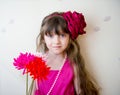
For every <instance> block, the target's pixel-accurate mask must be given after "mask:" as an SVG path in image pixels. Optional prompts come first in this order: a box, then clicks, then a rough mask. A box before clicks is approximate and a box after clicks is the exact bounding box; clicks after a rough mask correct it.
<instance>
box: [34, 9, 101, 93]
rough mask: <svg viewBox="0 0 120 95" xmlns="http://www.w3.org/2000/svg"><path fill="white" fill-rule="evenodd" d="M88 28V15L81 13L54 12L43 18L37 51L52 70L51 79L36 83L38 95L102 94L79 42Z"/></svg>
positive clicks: (49, 76) (49, 77) (48, 77)
mask: <svg viewBox="0 0 120 95" xmlns="http://www.w3.org/2000/svg"><path fill="white" fill-rule="evenodd" d="M85 27H86V23H85V20H84V16H83V15H82V14H81V13H77V12H70V11H68V12H54V13H52V14H50V15H48V16H46V17H45V18H44V19H43V21H42V24H41V30H40V33H39V35H38V37H37V52H42V54H43V56H44V57H45V59H46V63H47V65H48V66H50V67H51V70H50V73H49V75H48V76H47V80H42V81H37V82H36V89H35V95H99V92H98V89H97V87H96V84H95V82H93V80H92V79H91V78H90V76H89V75H88V72H87V71H86V68H85V63H84V61H83V58H82V56H81V54H80V47H79V45H78V42H77V40H76V38H77V37H78V35H79V34H80V35H82V34H84V33H85V31H84V28H85Z"/></svg>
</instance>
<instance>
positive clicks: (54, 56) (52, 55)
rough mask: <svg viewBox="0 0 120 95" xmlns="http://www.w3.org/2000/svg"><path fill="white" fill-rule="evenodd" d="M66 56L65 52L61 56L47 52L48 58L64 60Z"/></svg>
mask: <svg viewBox="0 0 120 95" xmlns="http://www.w3.org/2000/svg"><path fill="white" fill-rule="evenodd" d="M65 55H66V53H65V52H63V53H60V54H54V53H52V52H49V51H48V52H47V56H48V57H50V58H64V57H65Z"/></svg>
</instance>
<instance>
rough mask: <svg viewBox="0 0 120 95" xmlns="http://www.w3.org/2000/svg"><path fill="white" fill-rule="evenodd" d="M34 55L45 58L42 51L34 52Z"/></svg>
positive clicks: (45, 55)
mask: <svg viewBox="0 0 120 95" xmlns="http://www.w3.org/2000/svg"><path fill="white" fill-rule="evenodd" d="M35 55H36V56H38V57H42V58H43V59H46V58H47V54H45V53H42V52H36V53H35Z"/></svg>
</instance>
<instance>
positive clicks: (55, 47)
mask: <svg viewBox="0 0 120 95" xmlns="http://www.w3.org/2000/svg"><path fill="white" fill-rule="evenodd" d="M60 47H61V46H53V48H60Z"/></svg>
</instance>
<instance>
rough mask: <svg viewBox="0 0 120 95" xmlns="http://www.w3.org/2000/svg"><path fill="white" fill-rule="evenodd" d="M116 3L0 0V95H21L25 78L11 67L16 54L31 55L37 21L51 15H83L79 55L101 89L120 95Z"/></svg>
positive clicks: (108, 94) (107, 94)
mask: <svg viewBox="0 0 120 95" xmlns="http://www.w3.org/2000/svg"><path fill="white" fill-rule="evenodd" d="M119 9H120V0H0V95H25V76H22V74H21V73H22V72H20V71H18V70H16V69H15V68H14V66H13V64H12V62H13V58H14V57H17V56H18V54H19V53H20V52H32V53H34V52H35V48H36V46H35V39H36V36H37V35H38V33H39V28H40V24H41V20H42V19H43V17H44V16H46V15H48V14H49V13H51V12H54V11H68V10H71V11H74V10H75V11H78V12H82V13H83V14H84V15H85V18H86V22H87V27H86V31H87V34H86V35H84V36H81V37H79V40H80V44H81V52H82V54H83V56H84V58H85V61H86V63H87V64H88V65H89V67H92V73H93V75H95V77H96V79H97V81H98V83H99V85H100V86H101V88H102V89H101V95H120V50H119V49H120V28H119V27H120V11H119Z"/></svg>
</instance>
